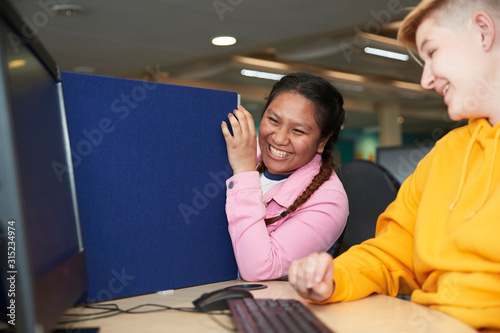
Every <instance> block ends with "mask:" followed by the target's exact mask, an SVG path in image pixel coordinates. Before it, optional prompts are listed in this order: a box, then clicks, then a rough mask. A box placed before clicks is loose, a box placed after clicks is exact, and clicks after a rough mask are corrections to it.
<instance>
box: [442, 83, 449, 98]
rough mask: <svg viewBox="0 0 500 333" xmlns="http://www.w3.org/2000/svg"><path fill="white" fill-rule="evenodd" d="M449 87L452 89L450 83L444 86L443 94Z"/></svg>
mask: <svg viewBox="0 0 500 333" xmlns="http://www.w3.org/2000/svg"><path fill="white" fill-rule="evenodd" d="M448 89H450V85H449V84H448V85H446V87H444V89H443V95H444V94H446V92H447V91H448Z"/></svg>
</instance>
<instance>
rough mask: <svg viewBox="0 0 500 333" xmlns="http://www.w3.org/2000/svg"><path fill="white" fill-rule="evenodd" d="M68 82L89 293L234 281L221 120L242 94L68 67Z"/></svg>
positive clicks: (108, 295)
mask: <svg viewBox="0 0 500 333" xmlns="http://www.w3.org/2000/svg"><path fill="white" fill-rule="evenodd" d="M62 80H63V90H64V98H65V105H66V114H67V121H68V128H69V135H70V141H71V147H72V156H73V157H72V158H73V164H74V168H73V170H74V173H75V177H76V186H77V194H78V202H79V207H80V215H81V223H82V234H83V241H84V246H85V251H86V257H87V267H88V278H89V287H88V292H87V295H86V299H85V300H83V301H84V302H94V301H102V300H108V299H114V298H120V297H126V296H132V295H138V294H144V293H150V292H156V291H160V290H167V289H173V288H180V287H188V286H193V285H199V284H204V283H212V282H217V281H224V280H230V279H235V278H236V277H237V266H236V262H235V259H234V255H233V250H232V246H231V241H230V238H229V234H228V231H227V219H226V215H225V211H224V205H225V180H226V179H227V178H228V177H229V176H230V175H231V174H232V171H231V168H230V166H229V164H228V160H227V153H226V147H225V142H224V138H223V136H222V132H221V129H220V123H221V122H222V120H225V119H227V114H228V113H229V112H231V111H232V110H233V109H234V108H235V107H236V105H237V101H238V96H237V94H236V93H234V92H228V91H219V90H210V89H201V88H192V87H184V86H175V85H168V84H160V83H156V82H151V81H136V80H126V79H117V78H109V77H102V76H95V75H84V74H74V73H67V72H64V73H63V74H62ZM57 170H58V171H57V172H59V173H64V172H69V171H70V170H68V169H67V168H64V166H63V165H61V166H60V167H59V168H58V169H57Z"/></svg>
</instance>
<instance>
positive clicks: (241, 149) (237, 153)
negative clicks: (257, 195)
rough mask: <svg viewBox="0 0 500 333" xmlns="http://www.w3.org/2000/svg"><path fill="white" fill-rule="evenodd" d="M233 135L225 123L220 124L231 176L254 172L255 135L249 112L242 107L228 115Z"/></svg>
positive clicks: (255, 158) (255, 162)
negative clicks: (231, 172) (231, 170)
mask: <svg viewBox="0 0 500 333" xmlns="http://www.w3.org/2000/svg"><path fill="white" fill-rule="evenodd" d="M228 119H229V123H230V124H231V129H232V131H233V134H232V135H231V132H230V131H229V128H228V125H227V123H226V122H225V121H223V122H222V125H221V128H222V134H223V135H224V139H225V140H226V146H227V157H228V159H229V164H230V165H231V168H232V169H233V174H237V173H240V172H245V171H255V168H256V164H257V156H256V155H257V134H256V132H255V124H254V121H253V118H252V115H251V114H250V112H248V111H247V110H246V109H245V108H244V107H243V106H241V105H238V108H237V109H236V110H234V111H233V113H230V114H229V115H228Z"/></svg>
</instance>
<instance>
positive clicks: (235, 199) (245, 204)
mask: <svg viewBox="0 0 500 333" xmlns="http://www.w3.org/2000/svg"><path fill="white" fill-rule="evenodd" d="M258 157H260V156H258ZM320 165H321V156H320V155H319V154H318V155H316V156H315V157H314V158H313V159H312V160H311V161H310V162H309V163H308V164H306V165H304V166H303V167H301V168H299V169H298V170H296V171H295V172H294V173H293V174H291V175H290V177H288V179H287V180H285V181H284V182H282V183H279V184H277V185H275V186H274V187H273V188H271V189H270V190H269V191H268V192H266V193H265V194H264V196H263V195H262V190H261V186H260V175H259V173H258V172H257V171H249V172H242V173H239V174H236V175H234V176H232V177H231V178H229V179H228V180H227V181H226V186H227V198H226V214H227V219H228V223H229V234H230V236H231V240H232V243H233V249H234V254H235V257H236V262H237V263H238V268H239V271H240V276H241V277H242V278H243V279H245V280H247V281H258V280H271V279H277V278H280V277H283V276H286V275H287V274H288V267H289V266H290V263H291V262H292V261H293V260H295V259H299V258H302V257H305V256H307V255H308V254H310V253H313V252H324V251H327V250H328V249H329V248H330V247H331V246H332V245H333V244H334V243H335V241H336V240H337V238H338V237H339V236H340V234H341V233H342V230H343V229H344V226H345V223H346V220H347V215H348V214H349V212H348V210H349V207H348V201H347V195H346V193H345V191H344V187H343V186H342V183H341V182H340V180H339V178H338V177H337V175H336V174H335V173H333V174H332V176H331V177H330V179H329V180H328V181H326V182H325V183H323V185H321V187H320V188H319V189H318V190H316V192H315V193H314V194H313V195H312V196H311V197H310V198H309V200H307V201H306V202H305V203H304V204H303V205H302V206H300V207H299V208H298V209H297V210H296V211H295V212H293V213H291V214H290V215H288V216H286V217H285V218H282V219H280V220H279V221H278V222H275V223H273V224H271V225H269V226H267V227H266V224H265V222H264V218H269V217H274V216H277V215H279V214H280V213H281V212H283V211H284V210H285V209H286V208H287V207H288V206H290V205H291V204H292V203H293V201H294V200H295V199H296V198H297V197H298V196H299V195H300V194H301V193H302V192H303V191H304V190H305V189H306V188H307V186H308V185H309V183H310V182H311V180H312V178H313V177H314V176H315V175H316V174H317V173H318V171H319V168H320Z"/></svg>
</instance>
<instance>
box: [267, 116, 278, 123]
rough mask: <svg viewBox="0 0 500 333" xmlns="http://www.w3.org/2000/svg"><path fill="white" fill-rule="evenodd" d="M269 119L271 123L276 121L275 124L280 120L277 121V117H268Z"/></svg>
mask: <svg viewBox="0 0 500 333" xmlns="http://www.w3.org/2000/svg"><path fill="white" fill-rule="evenodd" d="M268 119H269V121H270V122H271V123H274V124H277V123H278V121H277V120H276V119H274V118H271V117H268Z"/></svg>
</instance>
